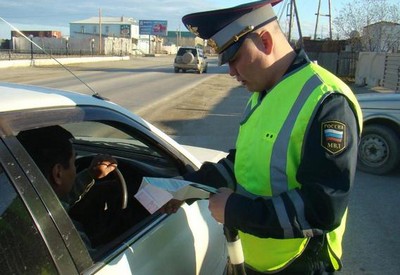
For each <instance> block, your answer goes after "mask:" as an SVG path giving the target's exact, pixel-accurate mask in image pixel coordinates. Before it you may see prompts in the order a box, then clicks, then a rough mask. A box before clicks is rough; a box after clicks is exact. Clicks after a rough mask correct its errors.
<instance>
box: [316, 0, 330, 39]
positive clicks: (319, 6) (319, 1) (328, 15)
mask: <svg viewBox="0 0 400 275" xmlns="http://www.w3.org/2000/svg"><path fill="white" fill-rule="evenodd" d="M320 10H321V0H318V10H317V13H316V14H315V15H316V16H317V20H316V22H315V30H314V40H316V39H317V31H318V22H319V16H326V17H328V19H329V39H330V40H332V16H331V0H328V14H320ZM321 38H322V37H321Z"/></svg>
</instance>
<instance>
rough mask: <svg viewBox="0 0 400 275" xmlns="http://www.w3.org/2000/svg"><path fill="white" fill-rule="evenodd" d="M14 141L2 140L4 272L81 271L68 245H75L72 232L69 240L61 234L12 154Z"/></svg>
mask: <svg viewBox="0 0 400 275" xmlns="http://www.w3.org/2000/svg"><path fill="white" fill-rule="evenodd" d="M5 139H7V138H5ZM13 143H14V142H13V141H12V139H11V140H10V141H6V144H7V146H6V145H5V144H4V143H3V139H1V140H0V197H1V199H0V215H1V216H0V243H1V245H0V255H1V257H0V270H1V271H2V273H3V274H39V273H40V274H43V273H46V274H55V273H59V272H61V271H63V272H67V273H68V274H78V272H77V266H76V263H74V262H73V260H72V259H71V257H70V252H69V251H68V249H67V247H66V243H67V244H70V245H73V244H74V242H71V240H73V239H74V238H73V237H72V236H71V234H69V236H65V237H66V238H69V237H71V240H66V239H63V238H62V236H61V235H60V234H59V232H58V230H57V228H56V226H55V225H54V222H53V220H52V216H51V215H49V212H48V210H47V209H46V207H45V205H44V204H43V203H42V201H41V199H40V197H39V196H38V193H37V190H36V189H35V188H34V187H33V186H32V185H31V183H30V181H29V180H28V178H27V177H26V176H25V175H26V174H25V172H24V171H23V170H22V169H21V167H20V165H19V161H18V160H17V159H15V158H14V157H13V156H12V154H11V153H10V151H9V148H13ZM17 147H18V146H17ZM32 174H33V175H32V176H35V172H32ZM37 181H39V179H37ZM54 214H55V215H56V216H57V214H56V213H54Z"/></svg>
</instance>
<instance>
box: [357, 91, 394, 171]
mask: <svg viewBox="0 0 400 275" xmlns="http://www.w3.org/2000/svg"><path fill="white" fill-rule="evenodd" d="M357 98H358V101H359V103H360V105H361V109H362V111H363V116H364V128H363V132H362V137H361V142H360V145H359V151H358V164H357V167H358V169H360V170H361V171H364V172H367V173H372V174H376V175H383V174H387V173H389V172H391V171H393V170H394V169H395V168H396V167H398V165H399V163H400V94H383V93H371V94H358V95H357Z"/></svg>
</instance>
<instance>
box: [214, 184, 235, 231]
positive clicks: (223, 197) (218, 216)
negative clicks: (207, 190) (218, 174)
mask: <svg viewBox="0 0 400 275" xmlns="http://www.w3.org/2000/svg"><path fill="white" fill-rule="evenodd" d="M232 193H233V191H232V189H229V188H225V187H222V188H219V189H218V193H216V194H213V195H211V196H210V199H209V204H208V209H210V212H211V216H213V217H214V219H215V220H216V221H217V222H220V223H225V205H226V202H227V201H228V198H229V196H230V195H231V194H232Z"/></svg>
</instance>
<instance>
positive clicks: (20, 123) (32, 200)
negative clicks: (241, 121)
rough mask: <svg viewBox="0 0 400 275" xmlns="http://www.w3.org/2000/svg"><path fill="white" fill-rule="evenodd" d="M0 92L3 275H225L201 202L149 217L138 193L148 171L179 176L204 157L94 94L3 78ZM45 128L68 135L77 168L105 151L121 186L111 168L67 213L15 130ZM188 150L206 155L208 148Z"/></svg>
mask: <svg viewBox="0 0 400 275" xmlns="http://www.w3.org/2000/svg"><path fill="white" fill-rule="evenodd" d="M0 98H1V100H0V243H1V246H0V256H1V257H0V270H1V272H2V274H26V273H29V274H138V275H140V274H145V275H148V274H223V271H224V268H225V263H226V258H227V251H226V246H225V237H224V235H223V228H222V226H221V224H219V223H217V222H216V221H215V220H214V219H213V218H212V217H211V214H210V212H209V210H208V201H207V200H197V201H194V202H192V203H191V204H190V205H189V204H186V203H184V204H183V205H182V206H181V207H180V209H179V210H178V212H177V213H176V214H172V215H167V214H162V213H160V212H155V213H153V214H150V213H149V212H148V211H147V210H146V209H145V208H144V207H143V206H142V205H141V204H140V203H139V202H138V201H137V200H136V199H135V197H134V194H135V193H136V192H137V190H138V188H139V185H140V184H141V180H142V178H143V177H144V176H149V177H179V176H182V175H183V174H185V173H187V172H190V171H194V170H196V169H198V168H199V166H200V165H201V162H200V161H199V160H197V159H196V158H195V157H194V156H193V155H192V154H191V153H189V151H187V149H185V148H184V147H182V146H181V145H179V144H177V143H176V142H175V141H173V140H172V139H171V138H170V137H168V136H167V135H165V134H164V133H163V132H161V131H160V130H159V129H157V128H155V127H154V126H152V125H151V124H149V123H148V122H146V121H145V120H143V119H142V118H140V117H138V116H136V115H134V114H132V113H131V112H129V111H127V110H126V109H124V108H122V107H120V106H118V105H116V104H113V103H111V102H108V101H107V100H104V99H102V98H100V97H99V96H97V95H93V96H89V95H83V94H78V93H70V92H64V91H60V90H56V89H50V88H42V87H36V86H27V85H18V84H10V83H0ZM51 125H59V126H62V127H64V128H65V129H67V130H68V131H70V132H71V133H72V134H73V136H74V139H73V146H74V149H75V152H76V166H77V170H78V171H80V170H81V169H83V168H85V167H88V165H89V162H90V161H91V159H92V157H93V156H94V155H96V154H98V153H104V154H110V155H112V156H114V157H115V158H116V159H117V160H118V169H119V171H120V172H121V174H122V177H123V178H124V179H125V180H124V182H125V183H126V185H125V187H126V188H120V185H123V184H122V182H123V180H121V177H120V176H118V174H119V173H116V174H117V176H116V175H111V177H110V178H108V177H109V176H110V175H109V176H108V177H107V178H108V179H106V181H103V180H102V181H100V182H96V184H95V185H94V187H92V188H91V189H90V191H89V192H88V194H87V195H85V196H84V197H83V198H82V199H81V200H80V201H79V202H78V204H77V205H75V206H74V207H73V208H72V209H71V211H69V212H68V213H67V212H66V210H65V209H64V207H63V206H62V204H61V202H60V200H59V199H58V197H57V196H56V194H55V192H54V191H53V189H52V187H51V186H50V184H49V183H48V181H47V180H46V179H45V177H44V176H43V174H42V173H41V172H40V170H39V169H38V167H37V166H36V164H35V163H34V161H33V159H32V158H31V156H30V155H29V154H28V153H27V151H26V150H25V149H24V147H23V145H22V144H21V143H20V142H19V140H18V138H17V137H16V135H17V134H18V133H19V132H20V131H25V130H29V129H35V128H40V127H45V126H51ZM192 149H196V150H198V153H199V155H201V157H202V158H203V159H208V158H207V156H206V155H204V153H210V152H211V150H207V151H201V150H200V149H199V148H197V147H196V148H192ZM199 150H200V151H199ZM214 153H215V152H212V154H214ZM218 153H220V152H218ZM212 154H209V156H211V155H212ZM113 174H115V173H113ZM116 182H117V184H116ZM125 198H127V207H126V208H125V209H122V206H121V205H123V203H122V204H121V202H123V201H124V200H126V199H125ZM71 217H73V219H74V220H75V221H78V222H79V223H80V224H81V225H82V228H81V229H84V232H85V233H86V235H87V236H88V237H89V239H90V240H91V241H92V244H93V245H94V248H95V249H96V251H95V252H94V253H91V254H90V253H89V250H88V248H87V247H86V246H85V244H84V242H83V240H82V239H81V236H80V234H79V231H78V230H77V228H76V227H75V225H76V223H74V222H73V221H72V219H71Z"/></svg>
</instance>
